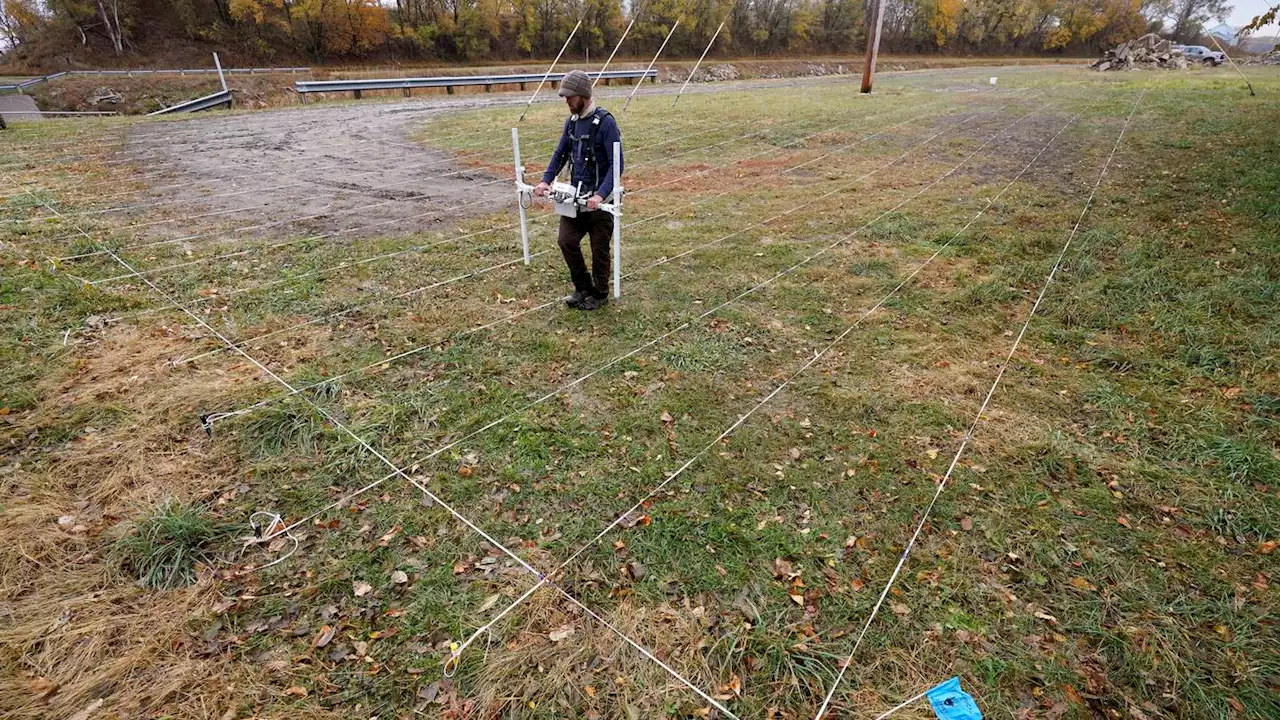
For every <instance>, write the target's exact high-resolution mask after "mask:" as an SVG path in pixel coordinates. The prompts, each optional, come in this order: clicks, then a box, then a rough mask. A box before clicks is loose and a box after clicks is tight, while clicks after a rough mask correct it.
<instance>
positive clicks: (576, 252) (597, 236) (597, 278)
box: [560, 210, 613, 297]
mask: <svg viewBox="0 0 1280 720" xmlns="http://www.w3.org/2000/svg"><path fill="white" fill-rule="evenodd" d="M587 234H590V235H591V272H587V261H586V259H585V258H584V257H582V238H583V236H584V235H587ZM611 242H613V216H612V215H610V214H609V213H607V212H604V211H603V210H596V211H595V212H587V211H579V212H578V217H576V218H567V217H563V216H562V217H561V218H560V252H561V253H562V254H563V255H564V263H565V264H566V265H568V266H569V277H570V279H572V280H573V289H575V290H577V291H578V292H581V293H594V294H595V295H596V297H608V295H609V273H610V272H611V271H612V269H613V266H612V264H611V260H612V256H611V255H610V252H609V251H610V248H609V244H610V243H611Z"/></svg>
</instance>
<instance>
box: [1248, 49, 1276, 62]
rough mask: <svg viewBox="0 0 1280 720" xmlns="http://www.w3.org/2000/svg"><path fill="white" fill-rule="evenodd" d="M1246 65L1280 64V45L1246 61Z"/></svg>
mask: <svg viewBox="0 0 1280 720" xmlns="http://www.w3.org/2000/svg"><path fill="white" fill-rule="evenodd" d="M1245 64H1246V65H1280V47H1278V48H1276V49H1275V50H1272V51H1271V52H1269V53H1265V54H1263V55H1259V56H1258V57H1256V58H1254V59H1252V60H1248V61H1246V62H1245Z"/></svg>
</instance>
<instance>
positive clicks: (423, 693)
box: [418, 680, 440, 703]
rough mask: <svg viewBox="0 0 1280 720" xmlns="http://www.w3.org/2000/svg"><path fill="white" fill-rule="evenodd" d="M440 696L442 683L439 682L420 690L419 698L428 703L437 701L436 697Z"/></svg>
mask: <svg viewBox="0 0 1280 720" xmlns="http://www.w3.org/2000/svg"><path fill="white" fill-rule="evenodd" d="M439 694H440V681H439V680H437V681H435V682H433V683H431V684H430V685H427V686H425V687H422V688H419V689H418V698H419V699H421V700H422V701H423V702H426V703H433V702H435V701H436V696H437V695H439Z"/></svg>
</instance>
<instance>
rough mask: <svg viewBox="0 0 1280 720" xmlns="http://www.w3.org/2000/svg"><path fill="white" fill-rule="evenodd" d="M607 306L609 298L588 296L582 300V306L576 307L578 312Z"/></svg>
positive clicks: (606, 296)
mask: <svg viewBox="0 0 1280 720" xmlns="http://www.w3.org/2000/svg"><path fill="white" fill-rule="evenodd" d="M608 304H609V296H608V295H605V296H604V297H601V296H599V295H588V296H586V297H584V298H583V299H582V304H580V305H578V309H580V310H597V309H599V308H602V307H604V306H605V305H608Z"/></svg>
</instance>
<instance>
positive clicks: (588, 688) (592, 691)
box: [582, 685, 596, 697]
mask: <svg viewBox="0 0 1280 720" xmlns="http://www.w3.org/2000/svg"><path fill="white" fill-rule="evenodd" d="M582 689H583V690H584V691H585V692H586V693H587V696H588V697H595V696H596V689H595V686H593V685H588V686H586V687H584V688H582Z"/></svg>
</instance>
